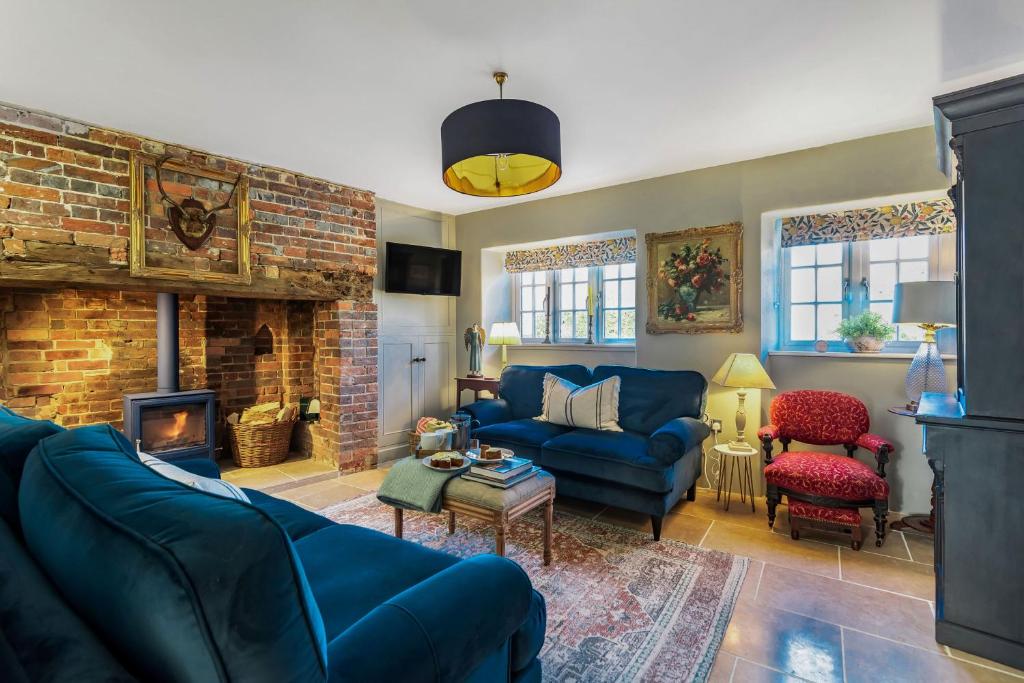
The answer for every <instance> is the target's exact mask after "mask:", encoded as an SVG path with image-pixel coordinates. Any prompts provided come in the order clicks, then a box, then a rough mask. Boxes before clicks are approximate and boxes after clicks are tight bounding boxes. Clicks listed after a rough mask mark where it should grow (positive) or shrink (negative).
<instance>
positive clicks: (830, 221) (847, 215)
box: [782, 199, 956, 247]
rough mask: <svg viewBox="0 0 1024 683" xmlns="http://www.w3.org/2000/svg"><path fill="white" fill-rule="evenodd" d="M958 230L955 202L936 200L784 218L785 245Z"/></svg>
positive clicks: (887, 237)
mask: <svg viewBox="0 0 1024 683" xmlns="http://www.w3.org/2000/svg"><path fill="white" fill-rule="evenodd" d="M955 230H956V218H955V217H954V214H953V203H952V202H951V201H950V200H948V199H933V200H928V201H921V202H909V203H906V204H888V205H886V206H874V207H869V208H865V209H853V210H851V211H830V212H828V213H813V214H806V215H803V216H789V217H787V218H783V219H782V246H783V247H798V246H801V245H805V244H827V243H829V242H855V241H859V240H876V239H889V238H892V237H912V236H914V235H941V234H943V233H947V232H953V231H955Z"/></svg>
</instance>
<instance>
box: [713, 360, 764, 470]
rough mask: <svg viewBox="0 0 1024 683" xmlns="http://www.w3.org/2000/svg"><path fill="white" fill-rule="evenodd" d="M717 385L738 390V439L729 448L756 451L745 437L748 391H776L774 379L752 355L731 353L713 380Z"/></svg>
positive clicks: (730, 443)
mask: <svg viewBox="0 0 1024 683" xmlns="http://www.w3.org/2000/svg"><path fill="white" fill-rule="evenodd" d="M711 381H712V382H714V383H715V384H720V385H722V386H723V387H735V388H736V389H738V391H737V392H736V396H737V399H738V403H737V405H736V439H735V440H734V441H730V442H729V447H730V448H732V449H734V450H751V451H753V450H755V449H754V447H753V446H751V445H750V444H748V443H747V441H746V438H745V437H744V430H746V428H747V411H746V408H745V407H744V402H745V401H746V398H747V389H774V388H775V384H774V383H773V382H772V378H771V377H769V376H768V373H767V372H765V369H764V366H762V365H761V361H759V360H758V359H757V356H755V355H754V354H752V353H730V354H729V357H728V358H726V359H725V362H724V363H722V367H720V368H718V372H716V373H715V376H714V377H712V378H711Z"/></svg>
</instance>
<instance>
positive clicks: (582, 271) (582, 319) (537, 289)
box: [514, 263, 636, 344]
mask: <svg viewBox="0 0 1024 683" xmlns="http://www.w3.org/2000/svg"><path fill="white" fill-rule="evenodd" d="M514 277H515V279H516V293H517V296H516V317H517V319H518V320H519V330H520V333H521V335H522V337H523V341H524V342H526V343H528V344H531V343H532V344H537V343H540V342H542V341H544V337H545V332H546V320H547V317H546V311H545V308H544V297H545V295H546V293H547V288H548V287H551V291H552V292H553V296H552V298H553V299H554V300H553V301H552V302H551V304H552V305H551V319H552V321H554V323H553V325H552V327H553V329H552V330H551V340H550V341H551V342H553V343H561V344H582V343H584V342H586V341H587V311H588V303H587V297H588V295H589V294H590V292H600V293H601V296H600V297H598V301H597V302H596V304H595V313H594V341H595V342H597V343H600V344H620V343H626V344H632V343H633V342H634V341H635V340H636V264H635V263H625V264H621V265H611V266H591V267H588V268H561V269H559V270H554V271H543V272H524V273H517V274H515V275H514Z"/></svg>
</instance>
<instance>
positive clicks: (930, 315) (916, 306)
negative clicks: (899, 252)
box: [892, 280, 956, 411]
mask: <svg viewBox="0 0 1024 683" xmlns="http://www.w3.org/2000/svg"><path fill="white" fill-rule="evenodd" d="M892 321H893V322H894V323H900V324H904V325H906V324H914V325H917V326H918V327H920V328H921V329H923V330H924V341H922V342H921V346H920V347H919V348H918V349H917V353H916V354H915V355H914V360H913V361H911V363H910V370H908V371H907V379H906V381H905V383H904V387H905V388H906V391H907V408H908V409H909V410H914V411H916V410H917V405H918V403H919V402H920V401H921V394H923V393H925V392H938V393H946V368H945V366H944V365H943V364H942V357H941V356H940V355H939V349H938V346H936V344H935V332H936V331H937V330H940V329H942V328H943V327H953V326H955V325H956V285H955V284H954V283H953V282H949V281H945V280H930V281H926V282H901V283H899V284H897V285H896V292H895V294H894V295H893V304H892Z"/></svg>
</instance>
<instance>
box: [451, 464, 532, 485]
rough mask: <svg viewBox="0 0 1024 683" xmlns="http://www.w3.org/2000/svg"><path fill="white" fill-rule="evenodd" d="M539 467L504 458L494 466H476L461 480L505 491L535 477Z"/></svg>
mask: <svg viewBox="0 0 1024 683" xmlns="http://www.w3.org/2000/svg"><path fill="white" fill-rule="evenodd" d="M538 472H540V468H539V467H534V465H533V462H531V461H530V460H527V459H526V458H505V459H503V460H500V461H498V462H496V463H495V464H494V465H490V464H487V465H482V464H476V465H473V466H472V467H470V468H469V471H468V472H466V473H465V474H463V475H462V478H463V479H467V480H469V481H476V482H480V483H481V484H487V485H488V486H494V487H496V488H499V489H507V488H510V487H512V486H515V485H516V484H518V483H520V482H522V481H526V480H527V479H529V478H530V477H533V476H536V474H537V473H538Z"/></svg>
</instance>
